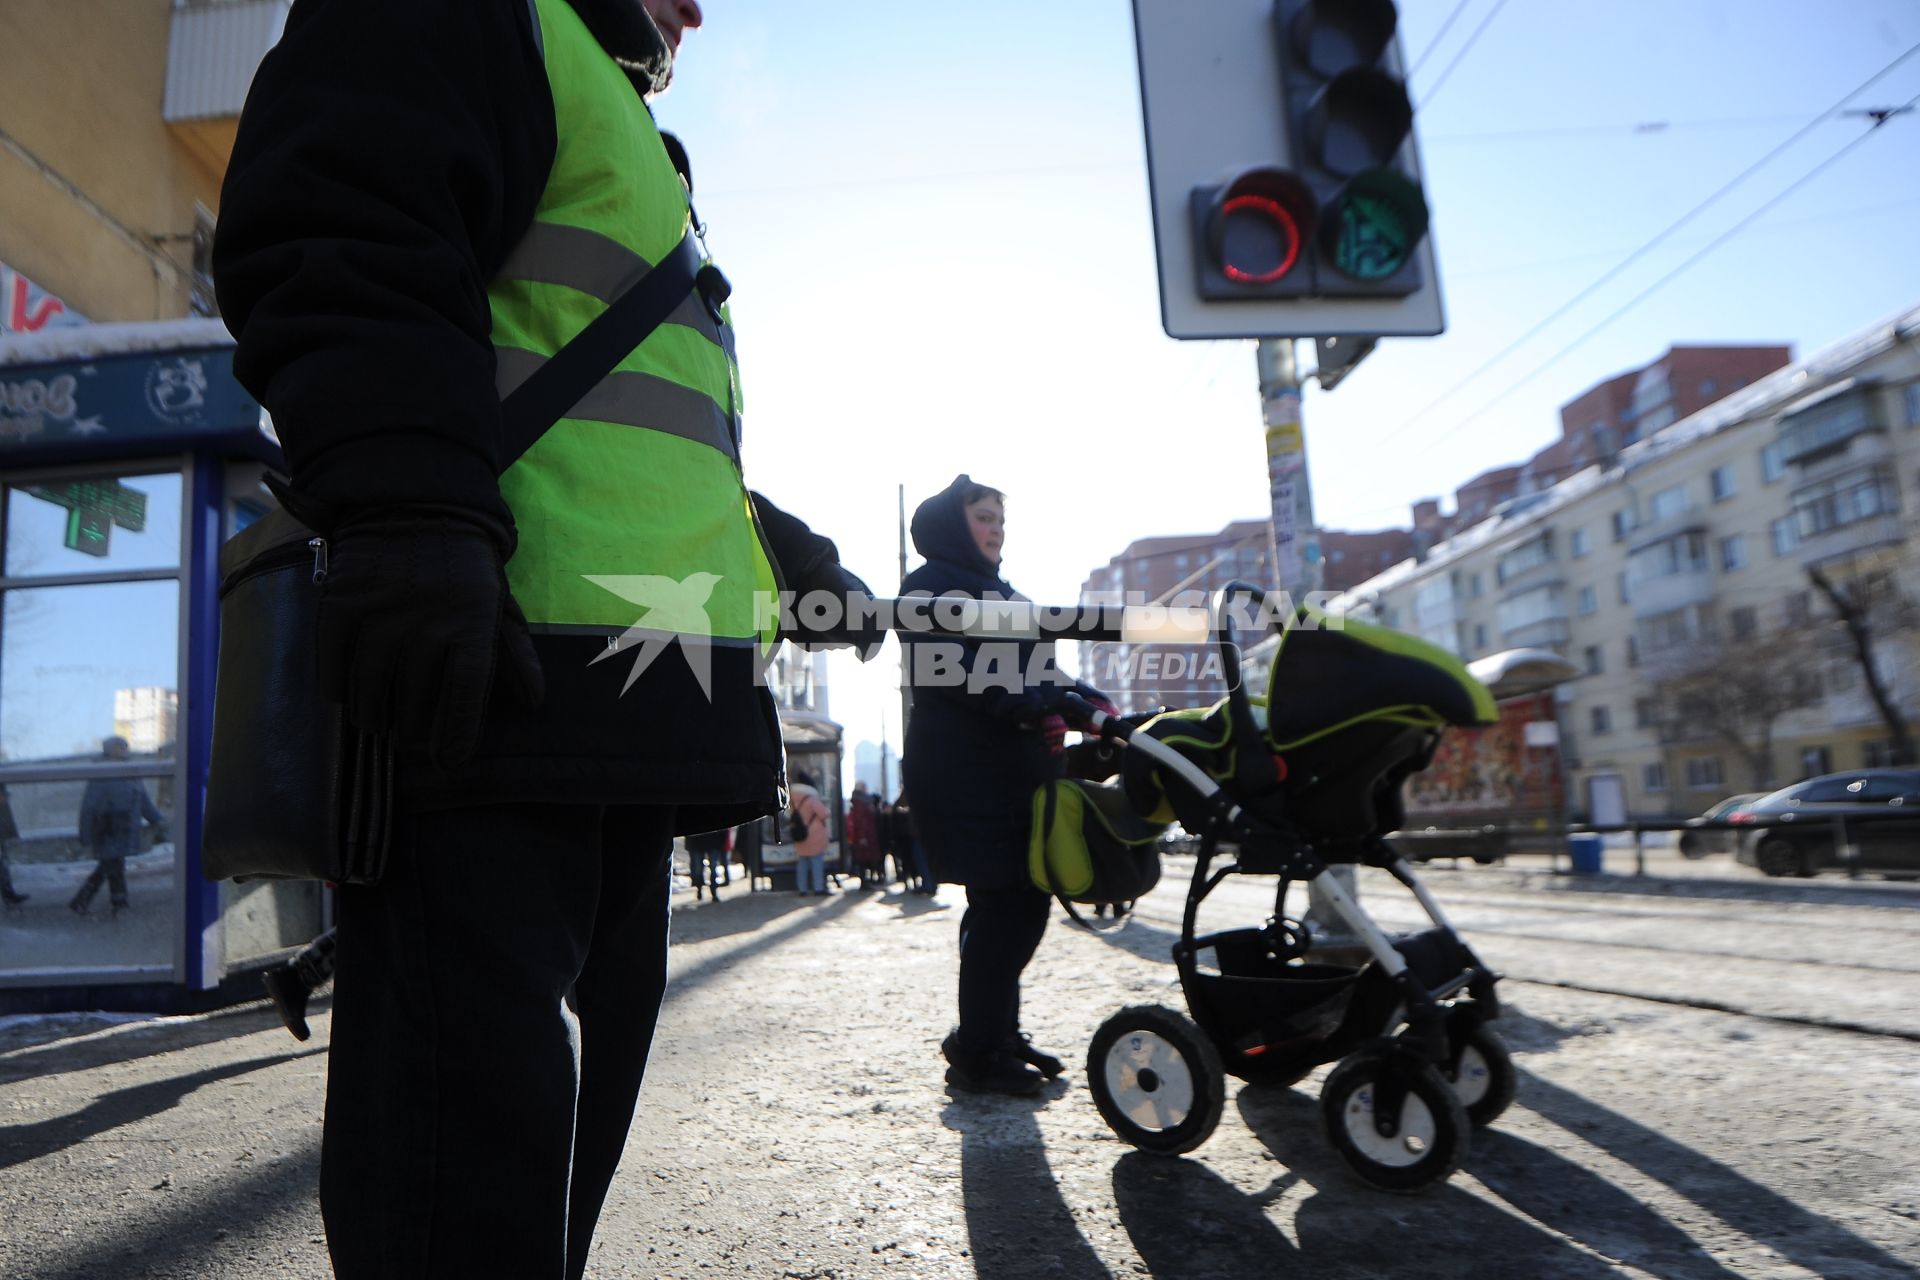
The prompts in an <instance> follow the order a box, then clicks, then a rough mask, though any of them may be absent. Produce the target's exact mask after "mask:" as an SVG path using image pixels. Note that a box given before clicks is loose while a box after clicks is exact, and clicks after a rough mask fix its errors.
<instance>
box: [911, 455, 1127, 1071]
mask: <svg viewBox="0 0 1920 1280" xmlns="http://www.w3.org/2000/svg"><path fill="white" fill-rule="evenodd" d="M1005 501H1006V499H1005V495H1004V494H1002V493H1001V492H1000V491H999V490H997V489H992V488H989V487H987V486H986V485H982V484H975V483H974V481H973V480H972V479H971V478H970V477H968V476H964V475H963V476H960V477H958V478H957V479H955V480H954V482H953V483H952V484H950V485H948V486H947V487H946V488H945V489H944V490H942V491H941V492H940V493H937V494H935V495H934V496H933V497H931V498H929V499H927V500H926V501H925V502H923V503H921V504H920V506H919V508H918V509H917V510H916V511H915V512H914V514H913V545H914V547H915V549H916V550H918V551H919V552H920V554H921V555H923V556H925V557H926V563H925V564H923V565H921V566H920V567H919V568H917V569H915V570H914V571H913V572H912V573H910V574H908V575H907V577H906V580H905V581H904V582H902V583H901V584H900V593H901V595H903V596H906V595H915V594H918V595H933V596H971V597H973V598H975V599H982V600H993V599H1001V600H1011V599H1020V598H1023V597H1020V596H1018V595H1017V593H1016V592H1015V591H1014V589H1013V588H1012V587H1011V586H1009V585H1008V584H1007V582H1006V581H1005V580H1004V579H1002V578H1001V577H1000V548H1001V544H1002V542H1003V541H1004V539H1005V522H1006V506H1005ZM911 643H912V648H911V650H910V652H909V657H910V661H911V674H910V679H911V681H912V685H913V716H912V720H911V721H910V722H909V724H908V726H907V747H906V759H905V760H904V762H903V766H902V767H903V771H904V773H905V777H906V785H907V790H908V791H909V792H910V793H911V794H912V796H913V808H914V815H913V820H914V828H915V830H916V831H917V833H918V834H919V837H920V840H921V843H922V844H923V845H924V847H925V849H926V851H927V854H928V857H929V861H930V862H931V863H932V867H933V871H934V873H935V875H936V876H937V877H938V878H939V879H940V880H942V881H944V882H947V883H950V884H961V885H965V886H966V889H967V910H966V914H965V915H964V916H963V917H962V918H961V921H960V1024H959V1026H957V1027H956V1028H955V1029H954V1030H953V1032H952V1033H951V1034H949V1035H948V1036H947V1038H946V1040H945V1041H944V1042H943V1043H942V1044H941V1050H942V1052H944V1053H945V1054H946V1057H947V1062H948V1064H949V1065H948V1068H947V1083H948V1084H949V1085H952V1086H954V1087H955V1088H959V1089H966V1090H970V1091H974V1092H992V1093H1033V1092H1035V1091H1037V1090H1038V1089H1039V1088H1040V1087H1041V1085H1042V1084H1043V1083H1044V1080H1045V1079H1051V1078H1052V1077H1054V1076H1057V1075H1059V1074H1060V1071H1061V1063H1060V1060H1059V1059H1058V1058H1056V1057H1054V1056H1053V1055H1051V1054H1047V1053H1042V1052H1040V1051H1039V1050H1037V1049H1035V1048H1034V1047H1033V1046H1032V1044H1031V1043H1029V1042H1028V1040H1027V1039H1026V1037H1025V1036H1024V1035H1023V1034H1022V1033H1021V1031H1020V974H1021V971H1022V970H1024V969H1025V968H1026V966H1027V962H1028V961H1029V960H1030V959H1032V958H1033V953H1034V949H1035V948H1036V947H1038V946H1039V944H1040V935H1041V934H1042V933H1044V932H1045V931H1046V927H1047V915H1048V903H1049V901H1050V899H1049V898H1048V896H1047V895H1046V894H1045V893H1042V892H1041V891H1040V890H1038V889H1036V888H1034V886H1033V883H1032V882H1031V881H1030V880H1029V879H1028V878H1027V838H1028V833H1029V830H1030V828H1031V825H1032V804H1033V793H1034V791H1035V789H1036V788H1038V787H1039V786H1040V784H1041V783H1043V782H1045V781H1047V780H1048V779H1049V778H1055V777H1059V776H1060V774H1061V772H1062V755H1061V751H1062V743H1063V739H1064V736H1065V733H1066V723H1065V721H1063V720H1062V719H1061V717H1060V715H1059V714H1058V713H1059V712H1060V710H1062V709H1063V704H1064V702H1065V699H1066V696H1067V695H1068V694H1069V693H1079V694H1080V695H1081V696H1083V697H1085V698H1087V699H1089V700H1090V701H1093V702H1095V703H1096V704H1098V705H1100V706H1101V707H1102V708H1103V709H1106V710H1111V706H1112V704H1110V703H1108V702H1107V700H1106V698H1105V697H1104V696H1103V695H1101V694H1100V693H1099V692H1098V691H1097V690H1095V689H1093V688H1091V687H1089V686H1087V685H1083V684H1078V683H1076V682H1074V681H1072V680H1070V679H1068V678H1067V677H1065V676H1063V675H1061V674H1060V673H1059V671H1058V668H1057V667H1054V666H1053V663H1052V652H1051V646H1040V645H1036V644H1034V643H1033V642H1031V641H1027V642H1015V641H984V642H973V641H970V642H966V643H964V644H963V643H961V642H958V641H953V640H934V639H921V640H915V641H912V642H911ZM1036 677H1037V678H1036ZM1036 1068H1038V1069H1037V1070H1036ZM1043 1073H1044V1075H1043Z"/></svg>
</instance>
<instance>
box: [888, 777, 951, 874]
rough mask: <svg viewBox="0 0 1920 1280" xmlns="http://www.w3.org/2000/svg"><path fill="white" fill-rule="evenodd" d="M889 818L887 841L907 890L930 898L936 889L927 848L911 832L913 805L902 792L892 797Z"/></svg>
mask: <svg viewBox="0 0 1920 1280" xmlns="http://www.w3.org/2000/svg"><path fill="white" fill-rule="evenodd" d="M892 817H893V821H892V823H891V824H890V826H891V830H890V834H889V837H888V839H889V841H890V843H891V847H892V849H893V858H894V861H895V862H896V863H897V864H898V865H899V867H900V874H901V876H902V878H904V879H905V880H906V882H907V891H908V892H909V893H917V894H920V895H922V896H923V897H928V898H931V897H932V896H933V895H934V892H935V891H936V890H937V889H938V888H939V886H938V885H937V884H935V883H934V879H933V871H932V869H931V868H930V867H928V866H927V850H926V846H925V845H923V844H922V843H921V842H920V837H919V834H918V833H917V832H915V830H914V827H913V806H912V805H911V804H910V803H908V801H907V793H906V792H905V791H902V792H901V793H900V794H899V796H898V797H896V798H895V800H894V802H893V815H892Z"/></svg>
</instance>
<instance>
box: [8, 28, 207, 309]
mask: <svg viewBox="0 0 1920 1280" xmlns="http://www.w3.org/2000/svg"><path fill="white" fill-rule="evenodd" d="M172 7H173V6H172V3H171V0H5V3H0V50H5V51H6V59H5V63H6V66H5V72H4V74H0V262H4V263H6V264H7V265H8V266H10V267H12V268H14V269H15V270H16V271H19V272H21V273H22V274H24V275H25V276H27V277H28V278H29V279H31V280H32V281H33V282H34V283H35V284H37V285H39V286H40V287H41V288H43V289H46V290H47V291H48V292H50V293H53V294H55V295H57V296H58V297H59V298H61V299H62V300H63V301H64V302H66V304H67V305H68V306H69V307H71V308H72V309H73V310H75V311H78V312H80V313H81V314H82V315H85V316H86V317H87V318H88V319H90V320H94V321H99V322H109V321H125V320H166V319H173V318H176V317H179V316H184V315H186V314H188V304H187V299H188V292H189V288H190V285H191V283H192V260H193V258H192V255H193V242H192V236H193V225H194V204H195V202H196V201H197V202H198V203H200V204H202V205H204V206H205V207H206V208H207V209H208V210H209V211H213V212H217V211H218V208H219V195H220V181H221V177H222V172H219V171H215V170H214V169H212V168H210V167H208V164H207V163H206V162H205V161H204V160H202V159H200V158H198V157H197V156H196V154H195V152H194V151H193V150H192V149H190V148H189V147H188V145H187V143H186V141H185V140H184V136H183V135H176V133H175V132H174V131H173V130H172V129H169V127H168V126H167V124H166V123H165V121H164V120H163V119H162V118H161V108H162V103H163V100H164V96H165V91H166V78H167V46H168V38H169V23H170V18H171V15H172ZM222 169H224V166H222Z"/></svg>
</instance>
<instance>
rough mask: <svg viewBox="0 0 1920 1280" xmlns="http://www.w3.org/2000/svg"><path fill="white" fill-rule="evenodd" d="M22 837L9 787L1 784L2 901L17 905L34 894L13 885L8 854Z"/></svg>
mask: <svg viewBox="0 0 1920 1280" xmlns="http://www.w3.org/2000/svg"><path fill="white" fill-rule="evenodd" d="M19 838H20V826H19V824H18V823H16V822H15V821H14V820H13V801H11V800H9V799H8V798H7V789H6V787H4V786H0V902H4V903H6V904H7V905H8V906H10V907H17V906H19V905H20V904H21V903H23V902H25V901H26V900H27V899H28V898H31V897H32V896H33V895H32V894H30V893H18V892H15V890H14V887H13V868H12V866H10V865H9V864H8V862H7V854H8V852H9V850H10V848H11V846H12V845H13V842H14V841H15V840H18V839H19Z"/></svg>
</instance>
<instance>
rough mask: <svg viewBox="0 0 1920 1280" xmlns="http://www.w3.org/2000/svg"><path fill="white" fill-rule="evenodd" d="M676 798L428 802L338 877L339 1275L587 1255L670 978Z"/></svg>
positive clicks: (459, 1271) (524, 1270) (547, 1277)
mask: <svg viewBox="0 0 1920 1280" xmlns="http://www.w3.org/2000/svg"><path fill="white" fill-rule="evenodd" d="M672 829H673V828H672V810H670V809H663V808H639V807H631V806H579V805H532V804H524V805H500V806H492V807H486V808H475V809H460V810H452V811H447V812H438V813H429V814H423V815H420V816H418V817H415V818H413V819H411V820H410V821H408V822H407V823H406V825H405V828H404V829H403V831H402V832H401V837H402V840H401V845H400V847H399V848H398V849H396V851H395V855H394V857H393V859H392V870H391V872H390V873H389V876H388V878H387V879H386V880H385V881H383V882H382V883H381V884H379V885H377V886H372V887H365V886H354V887H346V888H342V889H341V890H340V900H339V917H338V918H339V949H338V953H337V969H336V972H335V977H334V1002H333V1033H332V1047H331V1051H330V1058H329V1066H328V1074H327V1112H326V1126H325V1132H324V1135H323V1139H322V1143H321V1165H320V1208H321V1214H322V1216H323V1218H324V1219H325V1222H326V1228H327V1245H328V1248H329V1250H330V1251H331V1253H332V1255H333V1266H334V1274H335V1275H336V1276H338V1277H340V1280H376V1278H378V1280H387V1278H392V1280H399V1278H400V1277H405V1278H406V1280H429V1278H432V1277H456V1276H457V1277H461V1278H462V1280H470V1278H471V1277H475V1276H503V1277H508V1276H510V1277H513V1278H514V1280H559V1278H560V1277H563V1276H565V1277H579V1276H580V1275H581V1274H582V1273H583V1272H584V1270H585V1268H586V1261H587V1250H588V1248H589V1246H590V1245H591V1243H592V1238H593V1229H594V1224H595V1222H596V1221H597V1220H598V1219H599V1216H600V1209H601V1206H602V1204H603V1203H604V1202H605V1200H606V1194H607V1187H608V1185H609V1184H610V1183H611V1182H612V1180H613V1173H614V1169H615V1167H616V1166H617V1165H618V1163H619V1160H620V1152H621V1149H622V1148H623V1147H624V1146H625V1143H626V1137H627V1129H628V1126H629V1125H630V1124H631V1123H632V1119H633V1109H634V1103H635V1101H636V1099H637V1097H638V1094H639V1090H640V1079H641V1076H642V1074H643V1073H644V1071H645V1069H646V1060H647V1049H648V1046H649V1045H650V1044H651V1043H652V1040H653V1028H654V1022H655V1019H656V1017H657V1015H658V1013H659V1008H660V1000H661V997H662V995H663V994H664V993H665V990H666V973H667V897H668V888H669V885H668V876H669V874H670V862H669V859H670V857H671V853H672V847H673V845H672Z"/></svg>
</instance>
